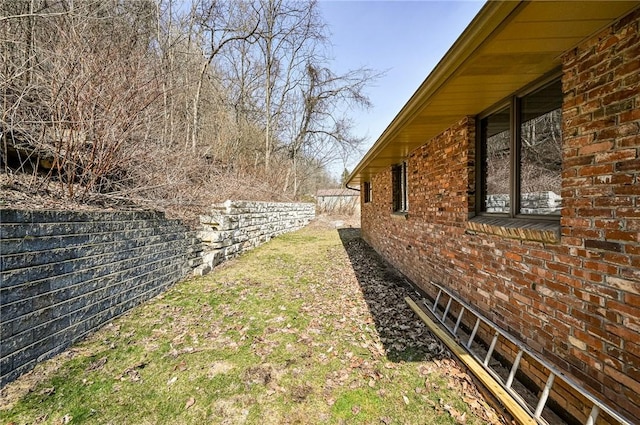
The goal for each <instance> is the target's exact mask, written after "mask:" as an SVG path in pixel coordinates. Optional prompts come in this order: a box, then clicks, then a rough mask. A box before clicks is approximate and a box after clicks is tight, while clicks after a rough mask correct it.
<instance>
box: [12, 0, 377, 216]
mask: <svg viewBox="0 0 640 425" xmlns="http://www.w3.org/2000/svg"><path fill="white" fill-rule="evenodd" d="M329 48H330V41H329V38H328V32H327V28H326V26H325V24H324V22H323V19H322V16H321V15H320V12H319V8H318V5H317V3H316V1H314V0H311V1H288V0H234V1H216V0H193V1H190V2H188V1H177V0H137V1H127V0H99V1H98V0H96V1H93V0H84V1H77V0H75V1H74V0H24V1H16V0H4V1H0V95H1V96H2V100H1V102H2V112H1V114H2V115H1V116H0V136H1V140H0V145H1V147H2V148H1V152H2V157H1V166H2V172H3V173H4V174H5V175H7V176H9V177H12V178H13V177H16V176H18V175H23V176H24V175H28V176H29V179H28V180H27V182H26V183H25V182H24V179H23V180H21V181H22V183H21V184H22V185H23V188H24V189H25V190H31V191H37V190H41V189H42V188H43V187H44V188H47V189H48V190H53V189H55V190H56V191H57V192H56V193H59V194H61V195H62V196H65V197H68V198H72V199H75V200H80V201H82V200H85V199H90V198H93V197H95V196H97V195H98V194H99V196H101V197H103V198H109V199H113V200H127V201H135V202H141V203H145V202H152V203H153V204H154V205H156V206H159V207H162V208H171V207H172V206H180V207H185V206H193V207H198V206H206V205H209V204H211V202H216V201H220V200H223V199H226V198H236V199H239V198H242V199H261V200H284V199H287V200H289V199H300V198H303V197H305V195H308V194H310V193H314V192H315V189H316V188H317V187H330V186H332V185H335V184H336V182H335V181H334V179H332V178H331V176H330V174H329V173H328V171H327V170H328V168H327V167H328V165H329V164H331V163H335V161H336V160H338V161H339V160H341V159H342V160H343V161H344V160H346V158H347V157H349V155H352V154H354V153H358V148H359V146H360V145H361V143H362V141H363V140H362V139H361V138H360V137H358V135H355V134H353V132H352V127H353V126H352V124H353V123H352V122H351V121H350V119H349V115H348V113H349V110H350V109H351V108H355V107H358V108H360V107H363V108H366V107H369V106H370V102H369V99H368V98H367V96H366V95H365V88H366V85H367V84H368V83H370V82H372V81H373V80H375V79H376V78H377V77H378V76H379V74H378V73H376V71H373V70H371V69H365V68H361V69H355V70H351V71H348V72H346V73H344V74H337V73H335V72H334V71H333V70H332V69H331V58H330V57H329V55H328V51H329Z"/></svg>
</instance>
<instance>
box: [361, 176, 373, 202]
mask: <svg viewBox="0 0 640 425" xmlns="http://www.w3.org/2000/svg"><path fill="white" fill-rule="evenodd" d="M363 197H364V203H365V204H368V203H370V202H371V200H372V199H373V188H372V186H371V182H370V181H366V182H364V184H363Z"/></svg>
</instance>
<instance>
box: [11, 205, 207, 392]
mask: <svg viewBox="0 0 640 425" xmlns="http://www.w3.org/2000/svg"><path fill="white" fill-rule="evenodd" d="M0 236H1V239H0V264H1V267H0V270H1V272H0V341H1V342H2V343H1V344H0V386H1V385H4V384H5V383H7V382H9V381H12V380H13V379H15V378H17V377H18V376H19V375H21V374H22V373H24V372H26V371H28V370H30V369H32V368H33V367H34V366H35V364H36V363H37V362H38V361H41V360H44V359H46V358H49V357H52V356H53V355H55V354H57V353H60V352H61V351H63V350H64V349H65V348H67V347H68V346H70V345H71V344H72V343H73V342H75V341H77V340H79V339H81V338H82V337H84V336H85V335H86V334H88V333H90V332H91V331H93V330H95V329H97V328H98V327H100V326H101V325H102V324H104V323H105V322H107V321H108V320H110V319H112V318H114V317H116V316H118V315H121V314H122V313H124V312H125V311H127V310H128V309H130V308H132V307H134V306H136V305H138V304H140V303H142V302H143V301H145V300H148V299H149V298H151V297H153V296H155V295H157V294H159V293H161V292H162V291H164V290H165V289H166V288H167V287H168V286H170V285H171V284H173V283H175V282H177V281H178V280H180V279H182V278H183V277H184V276H186V275H187V274H189V273H190V272H191V270H192V269H193V267H195V266H198V265H199V264H200V263H201V261H202V260H201V258H200V252H199V251H200V250H201V248H200V244H199V241H198V240H197V238H196V235H195V233H194V232H193V231H190V230H189V229H188V228H187V227H185V226H184V225H182V224H181V223H180V222H179V221H177V220H167V219H166V218H165V217H164V215H162V214H160V213H153V212H68V211H18V210H0Z"/></svg>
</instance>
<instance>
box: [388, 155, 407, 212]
mask: <svg viewBox="0 0 640 425" xmlns="http://www.w3.org/2000/svg"><path fill="white" fill-rule="evenodd" d="M391 171H392V186H393V211H394V212H406V211H408V209H409V205H408V200H407V162H406V161H403V162H402V164H398V165H396V166H394V167H393V168H392V169H391Z"/></svg>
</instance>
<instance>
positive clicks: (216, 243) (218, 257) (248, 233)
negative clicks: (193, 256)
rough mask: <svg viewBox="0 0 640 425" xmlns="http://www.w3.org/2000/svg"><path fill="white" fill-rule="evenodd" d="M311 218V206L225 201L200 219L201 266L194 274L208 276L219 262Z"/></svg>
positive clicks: (312, 208) (312, 215)
mask: <svg viewBox="0 0 640 425" xmlns="http://www.w3.org/2000/svg"><path fill="white" fill-rule="evenodd" d="M314 217H315V205H314V204H310V203H281V202H254V201H226V202H225V203H223V204H218V205H214V206H213V208H212V209H211V211H210V213H209V214H208V215H203V216H200V223H201V224H202V230H201V231H200V232H199V234H198V236H199V237H200V239H201V240H202V242H203V248H204V252H203V256H202V258H203V264H202V265H201V266H199V267H198V268H196V270H195V272H196V274H205V273H208V272H209V271H210V270H211V269H212V268H213V267H215V266H216V265H217V264H220V263H221V262H223V261H225V260H227V259H229V258H233V257H235V256H237V255H239V254H240V253H242V252H243V251H246V250H249V249H251V248H253V247H256V246H258V245H260V244H263V243H265V242H268V241H269V240H271V239H272V238H274V237H276V236H278V235H281V234H283V233H287V232H292V231H294V230H298V229H301V228H302V227H304V226H306V225H307V224H308V223H309V222H310V221H311V220H313V218H314Z"/></svg>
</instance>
